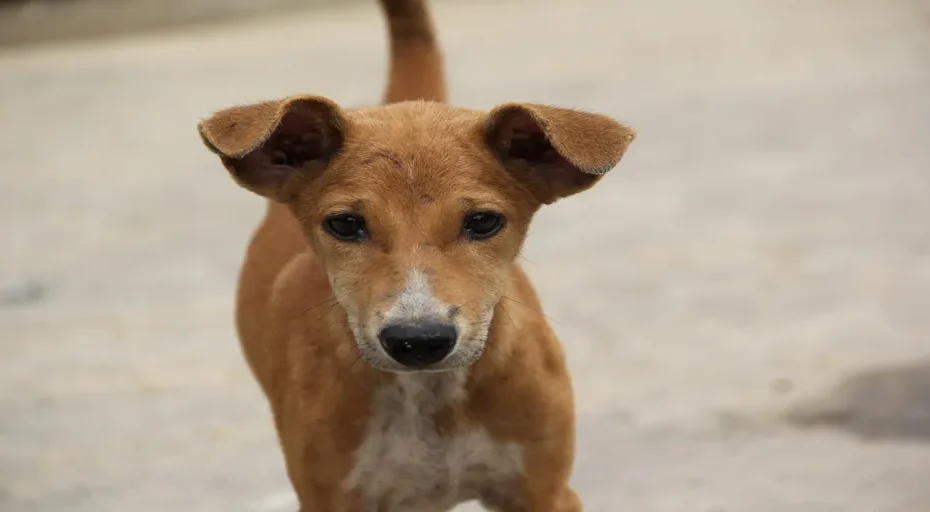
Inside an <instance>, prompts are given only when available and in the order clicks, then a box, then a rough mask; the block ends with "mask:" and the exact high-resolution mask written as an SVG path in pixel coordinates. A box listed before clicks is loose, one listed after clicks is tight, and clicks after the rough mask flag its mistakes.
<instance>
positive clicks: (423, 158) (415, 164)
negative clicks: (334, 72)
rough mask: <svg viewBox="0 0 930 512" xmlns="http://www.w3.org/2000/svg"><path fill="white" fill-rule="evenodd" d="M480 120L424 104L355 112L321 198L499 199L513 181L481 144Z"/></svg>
mask: <svg viewBox="0 0 930 512" xmlns="http://www.w3.org/2000/svg"><path fill="white" fill-rule="evenodd" d="M482 120H483V113H481V112H475V111H468V110H463V109H457V108H452V107H448V106H445V105H441V104H434V103H426V102H411V103H401V104H394V105H389V106H387V107H380V108H375V109H369V110H360V111H354V112H351V113H350V115H349V116H348V126H347V133H346V135H347V137H346V141H345V144H344V147H343V149H342V152H341V155H340V157H339V158H338V161H337V162H336V163H335V164H334V165H333V166H332V168H331V169H329V170H328V171H327V173H326V174H327V175H326V176H325V179H324V186H323V190H322V193H323V194H324V195H336V196H344V197H350V196H360V195H361V196H364V195H368V196H372V197H373V198H375V200H377V198H381V199H385V198H387V197H390V198H394V199H397V200H411V199H416V200H423V201H430V200H441V199H443V198H458V197H461V196H463V195H471V196H478V197H479V198H480V197H481V196H499V195H500V193H501V192H503V191H504V190H506V189H507V187H508V186H509V180H508V178H507V176H506V175H505V173H504V172H503V170H502V169H501V168H499V167H498V166H496V165H494V158H493V156H492V155H491V153H490V151H489V150H488V148H487V146H486V145H485V143H484V141H483V125H482ZM488 198H489V199H490V197H488Z"/></svg>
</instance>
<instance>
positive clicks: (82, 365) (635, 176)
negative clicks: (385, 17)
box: [0, 0, 930, 512]
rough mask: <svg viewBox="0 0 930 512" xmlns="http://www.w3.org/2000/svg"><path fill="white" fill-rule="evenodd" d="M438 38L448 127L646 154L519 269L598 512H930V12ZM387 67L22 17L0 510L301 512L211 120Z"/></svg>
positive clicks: (811, 11) (468, 11) (548, 28)
mask: <svg viewBox="0 0 930 512" xmlns="http://www.w3.org/2000/svg"><path fill="white" fill-rule="evenodd" d="M434 14H435V18H436V21H437V23H438V26H439V34H440V37H441V40H442V43H443V46H444V49H445V54H446V57H447V64H448V73H449V77H450V80H449V81H450V84H451V93H452V98H453V101H454V102H455V103H457V104H459V105H462V106H467V107H474V108H490V107H493V106H494V105H496V104H498V103H503V102H507V101H536V102H543V103H552V104H559V105H564V106H571V107H579V108H585V109H590V110H597V111H601V112H604V113H607V114H610V115H612V116H615V117H616V118H618V119H620V120H622V121H623V122H625V123H626V124H629V125H630V126H633V127H634V128H636V129H637V130H638V131H639V133H640V136H639V138H638V139H637V141H636V143H635V144H634V145H633V146H632V148H631V149H630V151H629V153H628V156H626V158H625V159H624V161H623V162H622V163H621V164H620V166H619V167H618V168H617V169H616V170H615V171H614V173H612V174H611V175H610V176H609V177H608V178H607V179H606V180H605V181H603V182H602V184H601V185H599V186H598V187H597V188H595V189H594V190H592V191H590V192H588V193H586V194H583V195H581V196H577V197H575V198H572V199H569V200H566V201H564V202H561V203H558V204H557V205H555V206H552V207H549V208H548V209H546V210H545V211H543V212H542V213H541V214H540V216H539V217H538V219H537V220H536V223H535V226H534V228H533V232H532V234H531V237H530V242H529V245H528V247H527V248H526V251H525V255H526V259H527V263H526V268H527V270H528V271H529V273H530V274H531V276H532V277H533V279H534V282H535V284H536V286H537V287H538V289H539V291H540V293H541V295H542V298H543V301H544V304H545V305H546V310H547V313H548V315H549V316H550V317H551V318H552V322H553V325H554V327H555V329H556V330H557V332H558V333H559V334H560V335H561V337H562V339H563V342H564V344H565V346H566V350H567V352H568V356H569V362H570V364H571V367H572V371H573V374H574V376H575V383H576V394H577V401H578V414H579V419H578V421H579V441H578V443H579V446H578V450H579V451H578V460H577V466H576V471H575V476H574V482H575V486H576V487H577V489H578V490H579V492H580V493H581V495H582V496H583V498H584V500H585V502H586V507H587V508H586V510H588V511H592V512H614V511H618V510H630V511H643V512H666V511H667V512H682V511H688V512H737V511H747V512H776V511H777V512H782V511H784V512H789V511H790V512H832V511H836V512H926V511H930V485H928V484H930V339H928V338H930V2H928V1H926V0H703V1H700V2H693V1H688V0H571V1H568V0H440V1H437V2H435V4H434ZM385 57H386V41H385V34H384V28H383V26H382V19H381V16H380V12H379V10H378V8H377V6H376V3H375V1H374V0H357V1H356V0H351V1H350V0H328V1H325V0H250V1H247V0H237V1H233V0H57V1H56V0H46V1H39V0H33V1H26V0H12V1H11V0H3V1H0V155H2V156H0V159H2V160H0V161H2V164H0V167H2V169H0V511H3V512H31V511H43V512H44V511H67V512H85V511H87V512H106V511H125V510H132V511H136V512H150V511H151V512H154V511H166V510H183V511H196V512H201V511H203V512H206V511H224V512H230V511H243V512H274V511H281V512H284V511H293V510H295V507H294V502H293V498H292V496H291V492H290V486H289V484H288V482H287V481H286V478H285V475H284V470H283V464H282V462H281V456H280V452H279V449H278V446H277V444H276V441H275V438H274V435H273V433H272V424H271V419H270V416H269V414H268V411H267V408H266V405H265V402H264V400H263V398H262V397H261V395H260V393H259V391H258V388H257V385H256V384H255V383H254V382H253V380H252V378H251V376H250V375H249V373H248V371H247V369H246V366H245V364H244V362H243V359H242V357H241V355H240V353H239V348H238V345H237V341H236V339H235V335H234V331H233V323H232V297H233V290H234V285H235V278H236V273H237V271H238V265H239V263H240V261H241V258H242V255H243V250H244V247H245V243H246V241H247V238H248V237H249V235H250V233H251V231H252V229H253V228H254V226H255V224H256V222H257V220H258V218H259V215H260V213H261V211H262V209H263V205H262V202H261V200H260V199H259V198H257V197H256V196H253V195H251V194H248V193H247V192H245V191H244V190H242V189H240V188H238V187H237V186H235V185H234V184H233V182H232V181H231V180H230V179H229V178H228V177H227V175H226V172H225V171H224V170H223V169H222V167H221V166H220V165H219V163H218V162H217V160H216V159H215V158H214V157H212V156H211V155H210V154H209V153H208V152H207V151H206V150H205V149H204V148H203V147H201V144H200V141H199V138H198V136H197V133H196V131H195V125H196V123H197V121H198V120H199V119H200V118H202V117H205V116H207V115H209V114H210V113H211V112H212V111H214V110H217V109H219V108H222V107H226V106H229V105H233V104H237V103H249V102H254V101H258V100H263V99H272V98H277V97H280V96H285V95H289V94H295V93H314V94H322V95H326V96H329V97H331V98H333V99H335V100H337V101H338V102H340V103H341V104H343V105H346V106H361V105H367V104H373V103H375V102H377V100H378V99H379V98H380V95H381V91H382V87H383V84H384V77H385V70H386V61H385ZM462 510H477V508H474V507H471V508H468V507H465V508H463V509H462Z"/></svg>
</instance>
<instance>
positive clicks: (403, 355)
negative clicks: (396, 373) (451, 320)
mask: <svg viewBox="0 0 930 512" xmlns="http://www.w3.org/2000/svg"><path fill="white" fill-rule="evenodd" d="M456 336H457V334H456V332H455V326H453V325H451V324H440V323H404V324H399V323H398V324H390V325H388V326H386V327H385V328H383V329H381V332H380V333H378V339H379V340H381V346H382V347H384V350H386V351H387V353H388V355H389V356H391V359H393V360H395V361H397V362H398V363H400V364H402V365H404V366H410V367H414V368H423V367H426V366H429V365H431V364H435V363H438V362H439V361H442V360H443V358H445V357H446V356H447V355H449V352H452V348H453V347H454V346H455V338H456Z"/></svg>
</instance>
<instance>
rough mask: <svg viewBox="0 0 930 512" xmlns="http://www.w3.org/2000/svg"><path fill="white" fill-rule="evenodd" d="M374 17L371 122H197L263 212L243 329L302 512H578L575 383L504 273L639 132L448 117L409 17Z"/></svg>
mask: <svg viewBox="0 0 930 512" xmlns="http://www.w3.org/2000/svg"><path fill="white" fill-rule="evenodd" d="M381 3H382V5H383V7H384V9H385V11H386V14H387V17H388V22H389V27H390V35H391V74H390V84H389V86H388V91H387V96H386V99H385V103H386V105H385V106H381V107H377V108H370V109H359V110H343V109H342V108H340V107H339V106H337V105H336V104H335V103H333V102H332V101H330V100H328V99H325V98H320V97H315V96H299V97H292V98H287V99H283V100H279V101H271V102H266V103H260V104H256V105H250V106H244V107H235V108H231V109H228V110H224V111H222V112H219V113H217V114H216V115H214V116H213V117H211V118H210V119H207V120H206V121H204V122H202V123H201V124H200V127H199V128H200V133H201V135H202V138H203V140H204V142H205V143H206V145H207V147H209V148H210V150H212V151H213V152H215V153H216V154H217V155H219V157H220V159H221V160H222V162H223V164H224V165H225V167H226V168H227V169H228V170H229V171H230V173H231V174H232V176H233V178H235V179H236V181H237V182H238V183H239V184H241V185H242V186H243V187H245V188H247V189H249V190H251V191H253V192H256V193H258V194H261V195H262V196H265V197H267V198H269V199H270V201H269V203H268V212H267V215H266V217H265V219H264V221H263V222H262V224H261V226H260V227H259V229H258V231H257V233H256V234H255V236H254V238H253V240H252V243H251V245H250V247H249V250H248V255H247V257H246V260H245V264H244V266H243V269H242V275H241V280H240V283H239V285H240V287H239V297H238V312H237V321H238V329H239V335H240V338H241V341H242V345H243V348H244V351H245V355H246V357H247V359H248V362H249V364H250V366H251V368H252V371H253V372H254V374H255V376H256V378H257V379H258V381H259V382H260V383H261V386H262V388H263V390H264V392H265V394H266V396H267V398H268V401H269V402H270V404H271V408H272V411H273V413H274V419H275V424H276V426H277V431H278V434H279V436H280V440H281V444H282V447H283V450H284V455H285V460H286V463H287V469H288V474H289V475H290V478H291V481H292V483H293V485H294V487H295V488H296V491H297V495H298V498H299V500H300V506H301V511H303V512H387V511H397V512H437V511H446V510H449V509H451V508H453V507H454V506H455V505H456V504H457V503H460V502H462V501H468V500H473V499H478V500H481V501H482V502H483V503H484V505H485V506H486V507H488V508H490V509H492V510H499V511H504V512H576V511H580V510H581V505H580V503H579V501H578V499H577V497H576V496H575V494H574V492H573V491H572V490H571V489H570V488H569V486H568V480H569V475H570V473H571V469H572V462H573V458H574V435H575V434H574V410H573V399H572V390H571V382H570V379H569V375H568V372H567V370H566V367H565V363H564V358H563V354H562V350H561V347H560V344H559V342H558V340H557V339H556V337H555V336H554V334H553V332H552V330H551V329H550V328H549V326H548V325H547V323H546V321H545V318H544V317H543V315H542V314H541V313H540V305H539V303H538V301H537V298H536V294H535V292H534V291H533V288H532V287H531V286H530V283H529V282H528V280H527V278H526V277H525V275H524V274H523V272H522V271H521V269H520V268H519V266H518V265H517V264H516V263H515V259H516V257H517V256H518V253H519V251H520V247H521V245H522V244H523V240H524V236H525V234H526V231H527V227H528V225H529V223H530V219H531V217H532V216H533V214H534V213H535V212H536V210H537V209H538V208H539V207H540V206H542V205H544V204H549V203H552V202H553V201H556V200H557V199H559V198H562V197H565V196H568V195H571V194H574V193H576V192H580V191H582V190H585V189H587V188H589V187H591V186H592V185H594V184H595V183H596V182H597V181H598V180H599V179H600V177H601V176H602V175H603V174H604V173H605V172H607V171H608V170H610V169H611V168H612V167H614V166H615V165H616V164H617V162H618V161H619V160H620V157H621V156H622V155H623V153H624V151H625V150H626V148H627V146H628V145H629V143H630V142H631V141H632V140H633V136H634V134H633V132H632V131H631V130H629V129H627V128H625V127H623V126H621V125H620V124H618V123H616V122H615V121H613V120H611V119H608V118H606V117H603V116H599V115H595V114H589V113H584V112H579V111H575V110H568V109H561V108H555V107H548V106H543V105H534V104H517V103H515V104H508V105H503V106H500V107H497V108H495V109H494V110H492V111H491V112H489V113H486V112H477V111H471V110H464V109H459V108H453V107H450V106H447V105H445V104H443V103H442V101H443V100H444V95H445V93H444V84H443V77H442V65H441V58H440V55H439V51H438V49H437V46H436V43H435V40H434V35H433V28H432V24H431V21H430V17H429V15H428V13H427V10H426V7H425V5H424V2H423V0H382V1H381ZM508 304H512V305H514V306H515V307H510V308H507V307H506V306H507V305H508Z"/></svg>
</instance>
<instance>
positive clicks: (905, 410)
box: [787, 360, 930, 442]
mask: <svg viewBox="0 0 930 512" xmlns="http://www.w3.org/2000/svg"><path fill="white" fill-rule="evenodd" d="M787 420H788V422H789V423H791V424H793V425H795V426H800V427H805V428H824V427H827V428H835V429H839V430H845V431H848V432H850V433H852V434H855V435H858V436H861V437H865V438H869V439H877V440H892V439H904V440H918V441H928V442H930V360H922V361H919V362H917V363H914V364H908V365H902V366H890V367H885V368H878V369H872V370H868V371H865V372H862V373H859V374H855V375H851V376H850V377H848V378H846V379H845V380H844V381H843V382H842V383H841V384H840V385H839V386H837V387H836V388H834V389H833V390H832V391H831V392H830V393H829V394H828V395H827V396H824V397H820V398H817V399H814V400H812V401H808V402H803V403H801V404H799V405H797V406H795V407H794V408H792V409H791V410H789V412H788V414H787Z"/></svg>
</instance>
